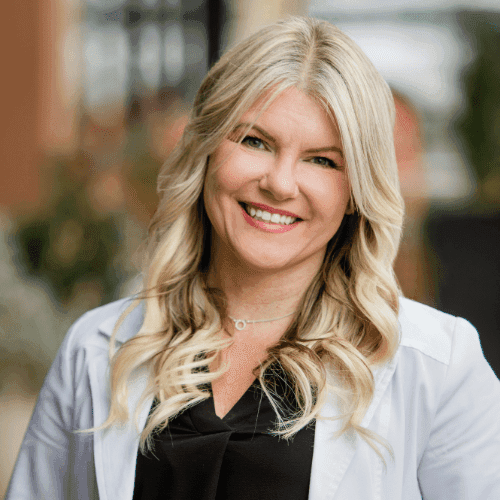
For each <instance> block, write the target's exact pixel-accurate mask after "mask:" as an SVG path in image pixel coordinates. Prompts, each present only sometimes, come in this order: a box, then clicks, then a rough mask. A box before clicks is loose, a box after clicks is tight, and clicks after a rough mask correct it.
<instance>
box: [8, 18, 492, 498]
mask: <svg viewBox="0 0 500 500" xmlns="http://www.w3.org/2000/svg"><path fill="white" fill-rule="evenodd" d="M393 122H394V104H393V100H392V96H391V93H390V91H389V88H388V87H387V85H386V84H385V82H384V81H383V80H382V78H381V77H380V76H379V75H378V73H377V72H376V71H375V69H374V68H373V66H372V65H371V63H370V62H369V61H368V59H367V58H366V57H365V56H364V55H363V53H362V52H361V51H360V50H359V48H358V47H357V46H356V45H355V44H354V43H353V42H352V41H351V40H350V39H349V38H347V37H346V36H345V35H344V34H343V33H341V32H340V31H339V30H338V29H336V28H335V27H333V26H331V25H330V24H328V23H326V22H321V21H316V20H312V19H300V18H296V19H291V20H289V21H285V22H280V23H278V24H275V25H273V26H270V27H268V28H265V29H263V30H261V31H260V32H258V33H257V34H255V35H253V36H252V37H250V38H249V39H248V40H246V41H244V42H243V43H241V44H239V45H238V46H236V47H234V48H233V49H232V50H231V51H229V52H228V53H227V54H226V55H225V56H224V57H223V58H222V59H221V61H219V63H218V64H216V65H215V66H214V68H213V69H212V70H211V71H210V72H209V74H208V76H207V77H206V78H205V80H204V82H203V83H202V85H201V88H200V90H199V92H198V94H197V97H196V100H195V103H194V108H193V112H192V115H191V117H190V120H189V122H188V124H187V127H186V130H185V132H184V135H183V137H182V139H181V141H180V143H179V145H178V146H177V148H176V150H175V151H174V153H173V154H172V156H171V157H170V158H169V160H168V162H167V164H166V165H165V167H164V169H163V171H162V172H161V173H160V176H159V192H160V197H161V199H160V204H159V208H158V211H157V212H156V215H155V216H154V219H153V221H152V223H151V226H150V236H149V248H148V253H147V255H148V261H147V265H146V272H145V276H146V278H145V286H144V289H145V291H144V293H143V294H141V296H140V297H138V298H136V299H135V300H132V301H131V300H125V301H119V302H116V303H112V304H109V305H107V306H104V307H101V308H99V309H96V310H94V311H91V312H89V313H87V314H86V315H85V316H83V317H82V318H81V319H80V320H79V321H78V322H77V323H76V324H75V325H74V326H73V328H72V329H71V331H70V332H69V333H68V335H67V337H66V339H65V341H64V343H63V345H62V347H61V349H60V352H59V354H58V357H57V359H56V361H55V362H54V365H53V367H52V369H51V371H50V373H49V375H48V377H47V380H46V381H45V384H44V387H43V389H42V391H41V394H40V398H39V401H38V403H37V407H36V409H35V412H34V416H33V419H32V421H31V423H30V427H29V429H28V431H27V434H26V437H25V440H24V443H23V446H22V449H21V452H20V455H19V459H18V463H17V466H16V469H15V471H14V474H13V479H12V481H11V485H10V490H9V493H8V494H7V498H8V499H9V500H10V499H18V498H51V499H53V498H61V499H62V498H102V499H111V498H119V499H123V500H127V499H132V498H133V499H143V498H148V499H154V498H174V499H184V498H196V499H197V498H200V499H205V498H206V499H208V498H228V499H229V498H230V499H234V498H238V499H246V498H252V499H255V498H263V499H275V498H276V499H278V498H280V499H281V498H283V499H287V500H290V499H295V498H297V499H299V498H300V499H305V498H311V499H347V498H349V499H358V498H359V499H363V500H369V499H384V500H390V499H401V498H404V499H417V498H425V499H434V498H435V499H440V500H442V499H448V498H449V499H453V500H457V499H461V498H464V499H465V498H468V499H470V498H474V499H481V500H484V499H487V498H491V499H493V498H500V467H499V461H498V456H499V455H500V424H499V419H498V414H499V413H500V383H499V381H498V380H497V379H496V377H495V376H494V374H493V372H492V371H491V369H490V368H489V366H488V364H487V363H486V361H485V360H484V358H483V356H482V353H481V349H480V346H479V341H478V336H477V333H476V331H475V330H474V328H473V327H472V326H471V325H470V324H468V323H467V322H466V321H465V320H462V319H457V318H453V317H451V316H448V315H446V314H443V313H440V312H438V311H435V310H433V309H430V308H428V307H425V306H422V305H419V304H417V303H414V302H411V301H408V300H406V299H403V298H401V297H400V296H399V291H398V286H397V283H396V280H395V277H394V274H393V271H392V263H393V260H394V258H395V255H396V252H397V248H398V243H399V237H400V232H401V226H402V215H403V205H402V201H401V197H400V194H399V187H398V180H397V174H396V162H395V155H394V144H393V137H392V127H393ZM115 345H116V346H117V347H118V349H117V350H116V353H115ZM109 353H111V356H112V358H111V364H110V362H109V355H110V354H109ZM108 377H109V379H110V392H109V390H108V386H107V383H106V380H108ZM89 427H92V428H93V430H92V431H91V432H81V430H82V429H88V428H89ZM76 431H80V432H76Z"/></svg>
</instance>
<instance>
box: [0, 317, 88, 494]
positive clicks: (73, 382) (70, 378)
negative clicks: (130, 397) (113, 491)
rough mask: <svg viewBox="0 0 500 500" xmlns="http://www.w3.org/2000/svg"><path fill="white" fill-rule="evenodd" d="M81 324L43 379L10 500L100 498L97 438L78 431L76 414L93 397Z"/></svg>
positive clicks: (20, 455) (15, 468)
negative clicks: (79, 337)
mask: <svg viewBox="0 0 500 500" xmlns="http://www.w3.org/2000/svg"><path fill="white" fill-rule="evenodd" d="M80 321H81V320H80ZM79 323H80V322H77V323H76V324H75V325H74V326H73V327H72V328H71V329H70V331H69V332H68V334H67V336H66V338H65V340H64V342H63V344H62V345H61V347H60V349H59V352H58V354H57V356H56V359H55V361H54V363H53V364H52V367H51V368H50V370H49V373H48V374H47V377H46V379H45V381H44V384H43V386H42V389H41V391H40V394H39V396H38V400H37V403H36V405H35V409H34V412H33V416H32V418H31V421H30V423H29V426H28V429H27V431H26V435H25V437H24V440H23V442H22V444H21V449H20V452H19V455H18V458H17V462H16V465H15V467H14V472H13V474H12V477H11V481H10V484H9V488H8V490H7V495H6V497H5V499H6V500H28V499H29V500H33V499H35V498H36V499H39V500H42V499H50V500H66V499H73V498H75V499H76V498H78V499H80V498H97V491H96V487H95V474H94V471H93V461H92V436H91V435H90V434H80V433H75V432H73V431H74V430H75V425H74V420H75V414H77V413H78V412H79V411H81V410H82V406H83V405H85V404H86V403H87V404H88V400H89V398H90V395H89V393H88V391H87V390H86V389H85V385H86V384H85V378H86V370H85V365H86V362H85V356H86V354H85V350H83V349H76V348H75V347H74V337H75V336H76V335H75V332H76V330H77V329H78V324H79ZM89 424H90V425H91V423H90V422H89ZM90 425H89V426H90Z"/></svg>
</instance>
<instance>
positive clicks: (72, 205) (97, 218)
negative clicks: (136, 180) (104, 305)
mask: <svg viewBox="0 0 500 500" xmlns="http://www.w3.org/2000/svg"><path fill="white" fill-rule="evenodd" d="M75 165H76V166H77V168H75ZM45 171H46V172H48V173H49V175H52V176H53V179H52V182H51V185H52V186H51V191H52V195H51V199H50V201H49V203H48V205H47V206H46V207H45V208H44V210H43V211H42V213H38V214H36V215H35V216H33V217H31V218H29V219H26V220H20V221H18V227H17V228H16V239H17V246H18V261H19V262H18V263H19V264H20V265H21V267H23V268H24V269H25V270H26V271H28V273H29V274H31V275H34V276H37V277H41V278H43V279H44V281H46V282H47V283H48V284H49V285H50V287H51V289H52V291H53V293H54V296H55V297H56V298H57V300H58V301H60V302H61V303H65V302H66V301H68V300H69V299H70V298H71V296H72V294H73V292H74V289H75V286H76V285H77V284H78V283H82V282H85V283H92V285H93V288H94V290H98V291H99V294H100V295H101V302H105V301H108V300H111V299H112V298H113V295H114V291H115V289H116V286H117V284H118V283H119V281H120V278H121V277H120V274H119V271H117V269H116V268H115V266H114V265H113V261H114V258H115V256H116V254H117V252H118V250H119V245H120V231H119V215H118V214H116V213H113V212H111V213H103V212H102V211H99V210H96V209H95V206H94V203H93V200H92V196H91V191H89V189H88V186H89V175H86V174H84V175H82V169H81V168H79V166H78V160H75V159H66V160H65V159H59V160H54V164H53V165H50V166H49V168H47V169H46V170H45Z"/></svg>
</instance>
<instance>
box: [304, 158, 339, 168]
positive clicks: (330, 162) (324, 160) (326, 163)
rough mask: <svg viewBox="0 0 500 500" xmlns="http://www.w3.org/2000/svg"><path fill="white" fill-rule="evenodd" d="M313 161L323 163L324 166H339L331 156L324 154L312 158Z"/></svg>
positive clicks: (318, 163)
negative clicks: (326, 156) (327, 156)
mask: <svg viewBox="0 0 500 500" xmlns="http://www.w3.org/2000/svg"><path fill="white" fill-rule="evenodd" d="M310 161H311V162H312V163H316V164H317V165H322V166H323V167H329V168H339V166H338V165H337V164H336V163H335V162H334V161H333V160H330V158H325V157H324V156H315V157H314V158H311V160H310Z"/></svg>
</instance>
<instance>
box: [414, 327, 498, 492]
mask: <svg viewBox="0 0 500 500" xmlns="http://www.w3.org/2000/svg"><path fill="white" fill-rule="evenodd" d="M418 479H419V484H420V488H421V491H422V495H423V498H424V499H425V500H448V499H449V500H462V499H463V500H465V499H467V500H498V499H500V381H499V380H498V379H497V377H496V376H495V374H494V373H493V371H492V369H491V368H490V366H489V364H488V363H487V361H486V360H485V358H484V356H483V353H482V350H481V346H480V343H479V337H478V334H477V331H476V330H475V329H474V327H473V326H472V325H471V324H470V323H468V322H467V321H466V320H464V319H462V318H457V320H456V324H455V331H454V335H453V340H452V351H451V358H450V363H449V365H448V370H447V374H446V379H445V383H444V388H443V391H442V394H441V398H440V401H439V405H438V408H437V411H436V414H435V417H434V420H433V423H432V430H431V434H430V437H429V441H428V444H427V447H426V449H425V452H424V454H423V457H422V459H421V461H420V465H419V469H418Z"/></svg>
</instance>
